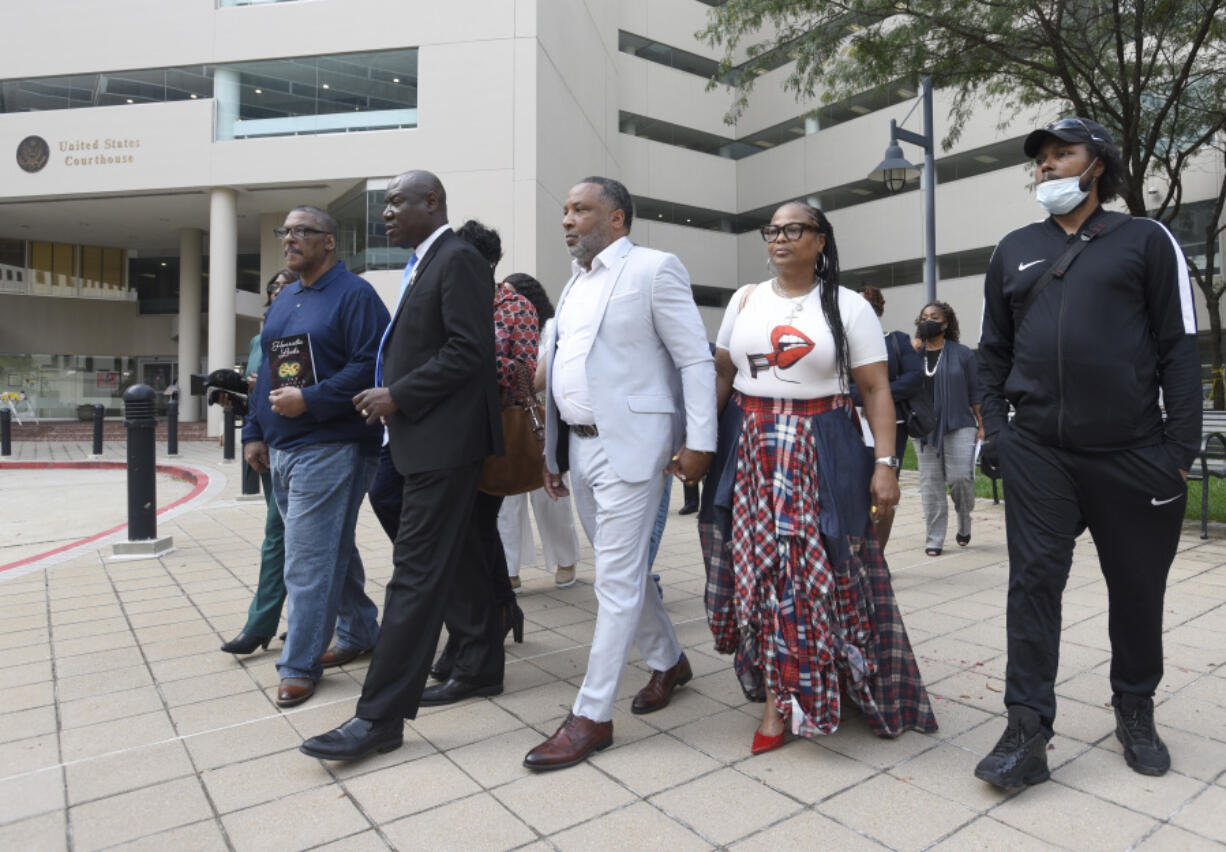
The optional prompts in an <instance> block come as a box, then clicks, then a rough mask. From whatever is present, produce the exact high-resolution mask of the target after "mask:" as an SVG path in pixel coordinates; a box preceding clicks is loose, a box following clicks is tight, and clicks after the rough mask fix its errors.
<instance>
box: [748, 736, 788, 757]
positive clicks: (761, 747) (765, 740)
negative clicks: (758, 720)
mask: <svg viewBox="0 0 1226 852" xmlns="http://www.w3.org/2000/svg"><path fill="white" fill-rule="evenodd" d="M783 736H784V732H783V731H780V732H779V733H778V734H776V735H775V736H773V737H768V736H766V735H765V734H763V733H762V732H761V731H754V732H753V745H752V746H750V747H749V753H750V754H762V753H764V752H768V751H774V750H775V749H777V748H779V746H781V745H783Z"/></svg>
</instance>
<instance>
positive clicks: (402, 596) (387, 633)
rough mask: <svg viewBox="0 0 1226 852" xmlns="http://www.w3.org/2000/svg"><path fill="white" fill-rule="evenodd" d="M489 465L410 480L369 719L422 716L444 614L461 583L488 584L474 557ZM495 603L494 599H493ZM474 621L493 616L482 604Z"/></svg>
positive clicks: (368, 688) (368, 696) (367, 690)
mask: <svg viewBox="0 0 1226 852" xmlns="http://www.w3.org/2000/svg"><path fill="white" fill-rule="evenodd" d="M480 475H481V463H480V462H474V463H473V464H471V465H468V466H466V467H462V468H453V469H448V470H436V471H427V472H425V473H415V474H412V475H410V476H406V477H405V478H404V491H403V494H402V500H401V509H400V523H399V527H398V531H397V533H396V541H395V546H394V548H393V551H392V561H393V562H394V564H395V567H394V569H393V571H392V579H391V580H390V581H389V582H388V584H387V594H386V596H385V598H384V603H383V621H382V623H381V625H380V629H379V639H378V641H377V642H376V643H375V652H374V656H373V657H372V658H371V661H370V669H369V671H367V673H366V681H365V682H364V683H363V685H362V697H361V698H360V699H358V706H357V712H356V715H357V716H358V717H360V718H363V719H392V718H399V717H403V718H406V719H414V718H416V717H417V708H418V702H419V701H420V700H421V693H422V690H423V689H424V688H425V685H426V676H427V674H428V673H429V671H430V662H431V660H432V658H433V656H434V648H435V646H436V645H437V644H438V637H439V633H440V632H441V631H442V626H443V611H444V609H445V608H446V607H447V606H448V604H449V601H450V599H451V592H452V588H453V587H454V586H455V585H457V584H458V585H461V586H464V585H468V584H484V583H485V577H484V572H483V570H482V567H481V561H480V560H473V559H471V558H467V555H466V553H465V551H466V548H467V549H469V550H471V549H472V548H473V547H474V545H473V541H474V537H473V536H472V535H471V534H470V522H471V516H472V511H473V503H474V502H475V500H476V496H477V481H478V479H479V478H480ZM485 600H486V601H488V598H485ZM475 609H476V610H478V611H477V612H475V613H474V614H473V616H472V617H473V618H474V620H479V621H481V622H482V623H484V621H485V620H486V619H488V617H489V616H488V614H486V613H485V612H484V611H483V610H481V603H480V601H478V602H477V604H476V605H475Z"/></svg>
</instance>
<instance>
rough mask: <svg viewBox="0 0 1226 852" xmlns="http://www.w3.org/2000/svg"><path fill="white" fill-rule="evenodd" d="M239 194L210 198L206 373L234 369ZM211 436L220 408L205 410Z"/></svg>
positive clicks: (224, 190)
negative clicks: (207, 415) (224, 368)
mask: <svg viewBox="0 0 1226 852" xmlns="http://www.w3.org/2000/svg"><path fill="white" fill-rule="evenodd" d="M237 277H238V194H237V193H236V192H235V191H234V190H233V189H230V188H229V187H215V188H214V189H213V190H212V192H211V193H210V194H209V359H208V366H209V372H210V373H211V372H212V371H213V370H219V369H221V368H222V367H233V366H234V358H235V352H236V349H235V347H234V317H235V310H234V308H235V295H234V291H235V288H236V286H237V284H238V281H237ZM208 412H209V429H208V433H209V435H210V436H213V435H220V434H221V425H222V418H221V408H219V407H218V406H216V405H214V406H211V407H210V408H209V410H208Z"/></svg>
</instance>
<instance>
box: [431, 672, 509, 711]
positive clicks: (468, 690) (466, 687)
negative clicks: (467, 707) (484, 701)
mask: <svg viewBox="0 0 1226 852" xmlns="http://www.w3.org/2000/svg"><path fill="white" fill-rule="evenodd" d="M501 694H502V681H499V682H498V683H490V684H485V685H481V684H476V683H468V682H467V681H463V680H456V679H455V678H452V679H451V680H449V681H447V682H446V683H440V684H438V685H437V686H427V687H426V688H425V691H423V692H422V694H421V702H420V703H421V706H422V707H441V706H442V705H444V704H455V703H456V702H457V701H463V700H464V699H465V698H468V697H470V696H473V695H480V696H486V695H501Z"/></svg>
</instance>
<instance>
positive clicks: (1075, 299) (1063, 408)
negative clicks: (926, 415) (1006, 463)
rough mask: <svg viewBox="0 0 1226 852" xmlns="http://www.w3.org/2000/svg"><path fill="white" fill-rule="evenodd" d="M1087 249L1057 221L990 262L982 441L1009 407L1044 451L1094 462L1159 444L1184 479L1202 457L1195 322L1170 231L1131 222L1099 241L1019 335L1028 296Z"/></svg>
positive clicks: (1024, 233) (1021, 235) (1043, 298)
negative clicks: (1051, 271)
mask: <svg viewBox="0 0 1226 852" xmlns="http://www.w3.org/2000/svg"><path fill="white" fill-rule="evenodd" d="M1102 215H1103V209H1102V208H1101V207H1099V208H1098V209H1097V210H1095V211H1094V213H1093V214H1092V215H1091V216H1090V218H1089V219H1087V220H1086V222H1085V224H1084V225H1083V226H1082V231H1084V230H1085V229H1086V228H1087V227H1088V226H1089V225H1091V224H1092V223H1093V222H1095V221H1096V220H1097V219H1098V217H1100V216H1102ZM1079 238H1080V232H1079V233H1078V234H1077V235H1073V236H1070V235H1068V234H1066V233H1065V232H1064V229H1063V228H1061V227H1060V226H1059V225H1058V224H1057V223H1056V221H1055V219H1053V218H1051V217H1049V218H1047V219H1046V220H1044V221H1042V222H1037V223H1035V224H1033V225H1027V226H1026V227H1024V228H1019V229H1018V230H1016V231H1013V232H1012V233H1010V234H1008V235H1006V236H1005V238H1004V239H1003V240H1001V241H1000V243H999V244H998V245H997V246H996V251H995V252H993V254H992V260H991V262H990V263H989V265H988V274H987V279H986V281H985V282H984V311H983V328H982V329H981V333H980V340H979V352H978V359H979V375H980V381H981V383H982V387H983V408H982V413H983V426H984V431H985V432H986V433H987V434H989V435H991V434H995V433H997V432H999V431H1000V430H1001V429H1002V428H1003V427H1004V425H1005V420H1006V415H1007V413H1008V406H1007V405H1006V402H1005V401H1006V400H1008V401H1009V402H1011V403H1013V406H1014V408H1015V409H1016V414H1015V416H1014V420H1013V428H1014V430H1015V431H1016V432H1017V433H1019V434H1021V435H1023V436H1025V437H1028V438H1030V439H1031V440H1034V441H1037V442H1038V443H1041V444H1045V445H1049V446H1053V447H1062V448H1065V449H1071V450H1081V451H1091V452H1099V451H1109V450H1116V449H1123V448H1131V447H1141V446H1148V445H1153V444H1158V443H1162V444H1164V445H1165V446H1166V448H1167V451H1168V452H1169V453H1170V454H1171V457H1172V458H1173V459H1174V460H1175V461H1176V462H1177V463H1178V464H1179V467H1181V468H1183V469H1184V470H1188V469H1189V468H1190V467H1191V465H1192V460H1193V459H1194V458H1195V457H1196V454H1197V451H1198V450H1199V448H1200V428H1201V384H1200V358H1199V355H1198V354H1197V349H1196V311H1195V303H1194V302H1193V299H1192V284H1191V281H1190V280H1189V278H1188V270H1187V265H1186V263H1185V261H1184V257H1183V252H1182V251H1181V250H1180V248H1179V245H1178V244H1177V243H1176V242H1175V238H1174V237H1173V236H1172V235H1171V233H1170V231H1168V230H1167V229H1166V228H1165V227H1164V226H1163V225H1162V223H1160V222H1157V221H1155V220H1153V219H1141V218H1134V219H1133V220H1132V221H1130V222H1125V223H1124V224H1122V225H1120V226H1118V227H1117V228H1115V230H1113V231H1111V232H1110V233H1108V234H1105V235H1103V236H1100V237H1098V238H1096V239H1094V240H1092V241H1091V242H1090V244H1089V245H1088V246H1086V248H1085V249H1084V250H1083V251H1082V252H1081V254H1080V255H1079V256H1078V257H1077V259H1076V261H1075V262H1074V263H1073V264H1072V265H1071V266H1070V267H1069V269H1068V271H1067V272H1066V273H1065V275H1064V277H1063V278H1056V279H1053V280H1052V281H1051V282H1050V283H1049V284H1048V285H1047V287H1046V289H1044V290H1043V291H1042V292H1041V294H1040V295H1039V297H1038V298H1037V299H1036V300H1035V302H1034V304H1033V305H1032V306H1031V307H1030V310H1029V312H1028V313H1027V314H1026V315H1025V317H1024V318H1022V322H1021V326H1020V327H1015V323H1016V320H1017V317H1016V312H1017V311H1018V310H1019V309H1020V308H1021V306H1022V303H1023V302H1024V301H1025V299H1026V295H1027V293H1028V292H1029V290H1030V287H1031V285H1033V284H1034V283H1035V281H1037V280H1038V279H1039V277H1040V276H1041V275H1042V274H1043V272H1044V271H1045V270H1046V269H1047V268H1048V267H1049V266H1050V265H1051V264H1052V263H1054V262H1055V261H1056V259H1057V258H1059V257H1060V256H1061V255H1062V254H1064V252H1065V250H1066V249H1067V248H1068V246H1069V245H1070V244H1071V243H1072V241H1073V240H1075V239H1079ZM1159 388H1161V389H1162V397H1163V401H1164V404H1165V406H1166V411H1167V420H1166V421H1165V423H1164V422H1163V419H1162V412H1161V410H1160V409H1159V407H1158V389H1159Z"/></svg>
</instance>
